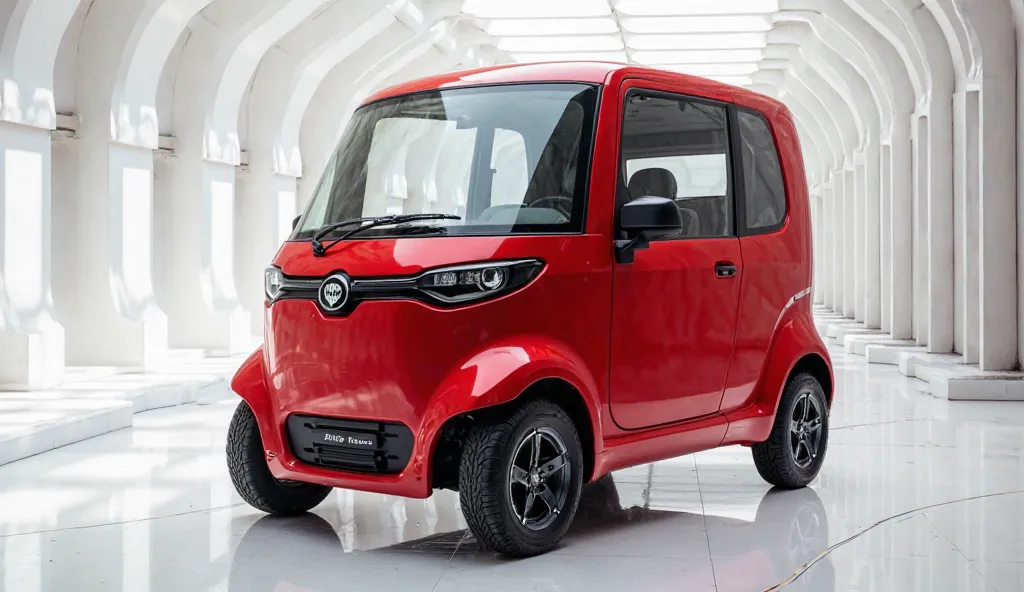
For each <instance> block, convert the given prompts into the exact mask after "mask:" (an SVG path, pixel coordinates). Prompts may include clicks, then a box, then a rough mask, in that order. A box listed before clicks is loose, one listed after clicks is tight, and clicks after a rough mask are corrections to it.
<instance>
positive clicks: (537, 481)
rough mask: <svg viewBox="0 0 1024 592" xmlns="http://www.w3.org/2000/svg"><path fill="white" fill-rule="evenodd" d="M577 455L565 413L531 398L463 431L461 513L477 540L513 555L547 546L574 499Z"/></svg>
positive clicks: (572, 510)
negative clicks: (504, 412)
mask: <svg viewBox="0 0 1024 592" xmlns="http://www.w3.org/2000/svg"><path fill="white" fill-rule="evenodd" d="M582 486H583V456H582V453H581V448H580V439H579V435H578V433H577V431H576V428H575V426H574V425H573V422H572V419H570V417H569V415H568V414H567V413H566V412H565V411H564V410H563V409H562V408H561V407H559V406H557V405H555V404H554V403H551V402H550V401H544V400H535V401H530V402H528V403H526V404H524V405H522V406H520V407H519V408H518V409H516V410H514V411H513V412H512V413H511V414H510V415H508V416H506V417H504V418H496V419H493V420H484V421H481V422H479V423H478V424H476V425H475V426H474V427H473V428H472V429H471V430H470V433H469V434H468V435H467V438H466V441H465V445H464V448H463V453H462V461H461V463H460V466H459V499H460V503H461V505H462V513H463V515H464V516H465V518H466V523H467V524H468V525H469V529H470V531H471V532H472V533H473V535H474V536H475V537H476V539H477V541H479V542H480V543H482V544H483V545H485V546H486V547H488V548H490V549H492V550H494V551H497V552H499V553H503V554H506V555H512V556H516V557H528V556H531V555H538V554H540V553H544V552H547V551H549V550H551V549H552V548H553V547H554V546H555V545H556V544H558V542H559V541H560V540H561V539H562V537H563V536H564V535H565V532H566V531H567V530H568V529H569V524H570V523H571V522H572V519H573V516H574V515H575V514H576V507H577V506H578V505H579V500H580V490H581V488H582Z"/></svg>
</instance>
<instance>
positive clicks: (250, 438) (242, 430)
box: [227, 401, 331, 516]
mask: <svg viewBox="0 0 1024 592" xmlns="http://www.w3.org/2000/svg"><path fill="white" fill-rule="evenodd" d="M227 461H228V472H229V473H230V474H231V482H232V483H233V484H234V486H235V491H237V492H238V495H240V496H242V499H243V500H245V501H246V503H248V504H249V505H250V506H252V507H254V508H256V509H258V510H263V511H264V512H267V513H268V514H274V515H277V516H294V515H296V514H302V513H303V512H307V511H309V510H312V509H313V508H315V507H316V506H317V505H318V504H319V503H320V502H322V501H324V498H326V497H327V496H328V494H330V493H331V488H330V487H326V486H324V485H316V484H313V483H299V482H298V481H281V480H278V479H277V478H275V477H274V475H272V474H271V473H270V467H268V466H267V457H266V456H265V454H264V452H263V439H262V438H261V437H260V430H259V426H258V425H257V424H256V416H255V415H254V414H253V412H252V409H251V408H250V407H249V404H248V403H246V402H245V401H242V402H241V403H239V404H238V408H237V409H235V415H234V416H233V417H232V418H231V425H230V426H229V427H228V443H227Z"/></svg>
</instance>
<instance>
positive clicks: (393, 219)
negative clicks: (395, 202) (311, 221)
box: [312, 214, 462, 257]
mask: <svg viewBox="0 0 1024 592" xmlns="http://www.w3.org/2000/svg"><path fill="white" fill-rule="evenodd" d="M461 219H462V218H461V217H460V216H456V215H454V214H401V215H391V216H379V217H376V218H349V219H348V220H342V221H341V222H335V223H334V224H328V225H327V226H324V227H323V228H321V229H320V231H319V232H317V233H316V234H315V235H314V236H313V240H312V243H313V255H315V256H317V257H323V256H324V255H325V254H326V253H327V249H330V248H331V247H333V246H334V245H336V244H338V243H340V242H341V241H343V240H345V239H347V238H348V237H350V236H352V235H354V234H356V233H357V232H362V231H364V230H367V229H369V228H374V227H376V226H386V225H388V224H402V223H403V222H413V221H415V220H461ZM357 222H358V223H360V225H359V226H357V227H356V228H353V229H352V230H349V231H348V232H346V233H345V234H343V235H341V237H340V238H338V239H336V240H334V241H332V242H330V243H328V244H327V245H324V244H323V243H321V242H320V239H322V238H323V237H325V236H327V235H328V234H330V233H331V232H334V231H335V230H338V229H339V228H344V227H345V226H349V225H351V224H355V223H357ZM363 222H368V224H362V223H363Z"/></svg>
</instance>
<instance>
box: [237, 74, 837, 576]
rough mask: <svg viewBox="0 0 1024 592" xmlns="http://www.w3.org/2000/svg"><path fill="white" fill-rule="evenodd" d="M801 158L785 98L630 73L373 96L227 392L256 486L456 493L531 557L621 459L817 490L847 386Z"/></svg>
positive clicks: (421, 83) (288, 490) (271, 496)
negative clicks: (816, 258)
mask: <svg viewBox="0 0 1024 592" xmlns="http://www.w3.org/2000/svg"><path fill="white" fill-rule="evenodd" d="M802 162H803V161H802V158H801V153H800V145H799V142H798V139H797V133H796V127H795V125H794V123H793V119H792V117H791V115H790V113H789V111H788V110H787V109H786V107H785V106H783V105H782V104H781V103H779V102H777V101H775V100H772V99H770V98H767V97H764V96H761V95H758V94H755V93H752V92H749V91H746V90H744V89H740V88H735V87H731V86H727V85H723V84H719V83H716V82H712V81H708V80H705V79H701V78H695V77H690V76H685V75H681V74H675V73H669V72H663V71H658V70H652V69H645V68H638V67H633V66H627V65H622V64H603V63H571V64H565V63H553V64H530V65H513V66H501V67H494V68H488V69H480V70H473V71H467V72H459V73H451V74H444V75H441V76H436V77H433V78H427V79H422V80H417V81H414V82H410V83H407V84H403V85H401V86H398V87H395V88H391V89H388V90H385V91H382V92H379V93H377V94H376V95H374V96H371V97H369V98H368V99H367V100H366V101H365V103H364V104H363V105H362V106H360V107H359V109H358V110H356V112H355V113H354V115H353V116H352V118H351V120H350V121H349V123H348V125H347V127H346V129H345V131H344V133H343V134H342V136H341V140H340V142H339V145H338V147H337V149H336V151H335V153H334V155H333V156H332V158H331V159H330V161H329V163H328V165H327V167H326V170H325V171H324V173H323V176H322V178H321V179H320V182H319V185H318V186H317V188H316V190H315V191H314V193H313V195H312V197H311V199H310V201H309V205H308V207H307V208H306V210H305V212H304V213H303V214H302V215H301V216H300V217H299V218H298V219H296V222H295V227H294V231H293V234H292V235H291V236H290V238H289V239H288V240H287V241H286V242H285V243H284V245H283V246H282V247H281V248H280V251H279V252H278V254H277V256H276V258H275V260H274V262H273V265H272V266H271V267H269V268H268V269H267V270H266V277H265V279H266V286H265V287H266V312H265V314H266V318H265V340H264V344H263V346H262V347H261V348H260V349H258V350H257V351H256V352H254V353H253V354H252V355H251V356H250V357H249V358H248V359H247V360H246V361H245V362H244V363H243V365H242V366H241V368H240V369H239V370H238V373H237V374H236V376H235V377H234V379H233V381H232V387H233V389H234V390H235V392H237V393H238V394H239V395H240V396H241V398H242V399H243V401H242V402H241V403H240V404H239V406H238V410H237V411H236V413H235V415H234V418H233V419H232V422H231V426H230V431H229V434H228V443H227V453H228V455H227V458H228V466H229V469H230V473H231V476H232V479H233V481H234V484H235V486H236V488H237V489H238V492H239V494H240V495H241V496H242V497H243V498H244V499H245V500H246V501H247V502H248V503H250V504H251V505H253V506H254V507H256V508H259V509H261V510H263V511H266V512H269V513H273V514H280V515H287V514H296V513H301V512H305V511H307V510H309V509H311V508H313V507H314V506H316V505H317V504H318V503H320V502H321V501H322V500H323V499H324V498H325V497H326V496H327V495H328V493H329V492H330V490H331V488H334V487H341V488H348V489H356V490H364V491H372V492H379V493H385V494H391V495H400V496H408V497H419V498H423V497H427V496H429V495H431V492H432V490H434V489H436V488H447V489H453V490H457V491H458V492H459V495H460V500H461V502H460V503H461V505H462V509H463V513H464V514H465V518H466V521H467V523H468V524H469V527H470V529H471V530H472V532H473V533H474V535H475V536H476V537H477V539H478V540H479V541H480V542H482V543H483V544H485V545H487V546H488V547H490V548H492V549H494V550H496V551H499V552H501V553H506V554H510V555H519V556H524V555H532V554H537V553H542V552H544V551H546V550H548V549H551V548H552V547H553V546H554V545H556V544H557V542H558V541H559V539H560V538H561V537H562V535H563V534H564V533H565V531H566V529H567V528H568V527H569V524H570V522H571V521H572V518H573V514H574V513H575V511H576V507H577V504H578V502H579V497H580V488H581V486H582V484H583V483H585V482H590V481H593V480H596V479H598V478H600V477H601V476H602V475H605V474H607V473H609V472H610V471H614V470H616V469H620V468H623V467H628V466H631V465H637V464H640V463H648V462H652V461H657V460H659V459H665V458H669V457H674V456H678V455H682V454H687V453H692V452H696V451H699V450H705V449H709V448H715V447H718V446H725V445H730V444H743V445H747V446H751V447H752V449H753V457H754V463H755V465H756V466H757V469H758V471H759V472H760V474H761V475H762V476H763V477H764V478H765V480H767V481H768V482H770V483H772V484H774V485H777V486H781V487H789V488H796V487H802V486H804V485H806V484H807V483H809V482H810V481H811V480H812V479H814V477H815V476H816V475H817V473H818V471H819V469H820V468H821V465H822V462H823V460H824V457H825V450H826V445H827V441H828V414H829V409H830V406H831V402H832V394H833V378H832V369H831V362H830V360H829V356H828V353H827V351H826V349H825V347H824V345H823V344H822V342H821V340H820V338H819V337H818V334H817V332H816V331H815V328H814V324H813V322H812V318H811V304H810V299H809V298H807V296H808V294H809V293H810V286H811V247H812V245H811V232H810V216H809V212H808V207H809V206H808V197H807V184H806V180H805V176H804V169H803V164H802Z"/></svg>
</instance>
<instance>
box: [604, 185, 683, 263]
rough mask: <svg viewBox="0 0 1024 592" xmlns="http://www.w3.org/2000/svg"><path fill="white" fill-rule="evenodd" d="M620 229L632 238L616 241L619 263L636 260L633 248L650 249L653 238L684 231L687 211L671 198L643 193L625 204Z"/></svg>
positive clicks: (620, 212)
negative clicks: (684, 213) (684, 215)
mask: <svg viewBox="0 0 1024 592" xmlns="http://www.w3.org/2000/svg"><path fill="white" fill-rule="evenodd" d="M619 229H620V230H622V231H624V232H625V233H626V236H628V237H630V238H628V239H626V240H618V241H615V258H616V260H618V262H619V263H632V262H633V251H636V250H638V249H646V248H647V246H648V245H649V244H650V243H649V241H650V240H651V239H653V238H659V237H663V236H669V235H672V234H676V233H678V232H681V231H682V230H683V215H682V214H680V213H679V208H678V207H677V206H676V204H675V202H674V201H672V200H671V199H668V198H665V197H639V198H637V199H634V200H633V201H630V202H628V203H626V204H625V205H623V206H622V210H620V211H619Z"/></svg>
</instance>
